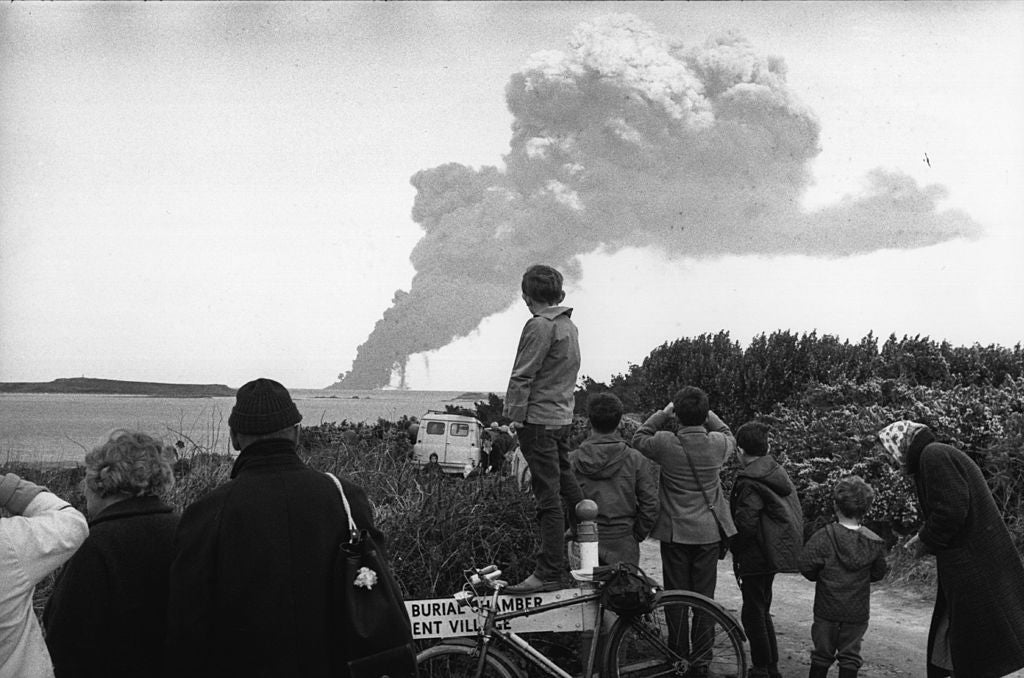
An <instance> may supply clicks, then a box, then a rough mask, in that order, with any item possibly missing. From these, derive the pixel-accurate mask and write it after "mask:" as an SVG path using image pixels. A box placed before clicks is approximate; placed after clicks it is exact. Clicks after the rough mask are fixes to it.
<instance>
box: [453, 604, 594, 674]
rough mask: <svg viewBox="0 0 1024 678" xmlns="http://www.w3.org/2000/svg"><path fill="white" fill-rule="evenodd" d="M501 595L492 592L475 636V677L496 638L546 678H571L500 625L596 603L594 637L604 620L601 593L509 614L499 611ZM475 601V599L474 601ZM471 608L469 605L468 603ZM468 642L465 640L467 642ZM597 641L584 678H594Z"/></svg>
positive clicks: (592, 648) (589, 657) (587, 662)
mask: <svg viewBox="0 0 1024 678" xmlns="http://www.w3.org/2000/svg"><path fill="white" fill-rule="evenodd" d="M500 593H501V591H500V589H495V590H494V592H493V593H492V594H491V596H490V600H491V605H490V609H488V610H487V613H486V614H487V616H486V618H485V620H484V625H483V629H481V631H480V633H479V634H477V635H476V636H475V644H476V645H477V646H478V647H479V649H480V657H479V660H478V664H477V675H482V672H483V668H484V663H485V662H486V661H487V660H486V655H487V652H488V650H489V648H490V646H491V643H492V642H493V641H494V640H495V639H497V640H498V641H500V642H501V643H503V644H505V645H507V646H509V647H510V648H511V649H512V651H513V652H514V653H516V654H517V655H519V656H521V657H524V658H525V659H527V660H529V661H530V662H532V663H533V664H534V665H535V666H537V667H539V668H541V669H542V670H544V671H545V673H546V674H547V675H549V676H556V677H557V678H572V674H570V673H568V672H567V671H565V670H564V669H562V668H561V667H560V666H558V665H557V664H555V663H554V662H552V661H551V660H550V659H548V658H547V657H545V656H544V655H543V654H541V653H540V651H539V650H537V649H536V648H534V647H533V646H532V645H530V643H529V642H528V641H526V640H524V639H523V638H522V637H521V636H520V635H519V634H517V633H515V632H514V631H507V630H505V629H502V628H501V627H500V626H499V624H500V622H504V621H507V620H510V619H517V618H520V617H529V616H531V615H535V614H541V613H542V612H548V611H551V610H558V609H561V608H565V607H573V606H575V605H585V604H587V603H591V602H595V601H596V602H597V603H598V608H597V620H596V623H595V634H596V633H597V632H598V631H599V630H600V628H601V623H602V621H603V619H604V605H602V604H601V592H600V591H593V592H591V593H586V594H583V595H581V596H577V597H575V598H568V599H566V600H556V601H554V602H551V603H544V604H543V605H538V606H537V607H532V608H527V609H525V610H513V611H510V612H498V611H497V610H498V605H497V603H498V596H499V594H500ZM474 601H475V598H474ZM471 605H472V604H471ZM473 607H474V609H477V610H478V611H479V608H480V605H479V603H476V604H475V605H473ZM466 640H468V639H466ZM597 645H598V643H597V639H596V638H595V639H594V642H593V643H591V645H590V652H589V653H588V655H587V661H586V665H585V666H584V669H583V676H584V678H590V676H592V675H593V670H594V660H595V657H596V651H597Z"/></svg>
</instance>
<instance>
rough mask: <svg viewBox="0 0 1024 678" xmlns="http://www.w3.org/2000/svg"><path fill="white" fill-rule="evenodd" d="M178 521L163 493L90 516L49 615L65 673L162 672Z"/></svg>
mask: <svg viewBox="0 0 1024 678" xmlns="http://www.w3.org/2000/svg"><path fill="white" fill-rule="evenodd" d="M177 524H178V516H177V515H176V514H174V513H173V512H172V509H171V507H170V506H167V505H166V504H164V503H163V502H161V501H160V500H159V499H158V498H156V497H134V498H132V499H125V500H124V501H120V502H118V503H116V504H112V505H110V506H108V507H107V508H106V509H104V510H103V511H101V512H100V514H99V515H98V516H96V517H95V518H94V519H92V520H91V521H89V538H88V539H86V540H85V543H84V544H82V548H80V549H79V550H78V552H77V553H75V555H74V557H73V558H72V559H71V560H70V561H69V562H68V564H67V565H66V566H65V568H64V570H63V571H62V573H61V575H60V578H59V579H58V581H57V584H56V586H55V588H54V591H53V594H52V595H51V596H50V600H49V601H48V602H47V605H46V610H45V612H44V614H43V625H44V627H45V628H46V645H47V647H48V649H49V650H50V656H51V658H52V659H53V667H54V671H55V673H56V675H57V676H58V678H68V677H80V676H97V677H102V678H120V677H123V678H146V677H147V676H159V675H160V673H161V671H160V669H161V662H162V661H163V641H164V625H165V620H166V616H167V582H168V573H169V572H170V569H171V555H172V550H171V546H172V543H173V540H174V529H175V526H176V525H177Z"/></svg>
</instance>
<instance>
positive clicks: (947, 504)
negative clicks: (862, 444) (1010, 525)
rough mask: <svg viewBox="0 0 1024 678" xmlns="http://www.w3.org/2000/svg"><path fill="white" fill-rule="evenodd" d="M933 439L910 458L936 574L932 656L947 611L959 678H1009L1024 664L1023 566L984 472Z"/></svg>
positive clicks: (913, 449)
mask: <svg viewBox="0 0 1024 678" xmlns="http://www.w3.org/2000/svg"><path fill="white" fill-rule="evenodd" d="M919 438H920V440H919ZM932 439H933V438H932V436H931V435H930V432H926V433H925V434H924V435H922V433H918V434H917V435H916V436H915V437H914V440H913V441H912V443H911V445H910V449H909V451H908V453H907V460H906V464H907V472H908V473H910V474H911V476H912V477H913V479H914V483H915V486H916V488H917V497H918V500H919V501H920V505H921V511H922V515H923V519H924V525H923V526H922V527H921V530H920V532H919V533H918V536H919V537H920V539H921V541H922V542H923V543H924V545H925V546H926V547H927V548H928V550H929V551H930V552H931V553H934V554H935V560H936V569H937V574H938V593H937V596H936V603H935V612H934V614H933V616H932V625H931V629H930V631H929V634H928V656H929V657H931V656H932V648H933V646H934V643H935V635H936V628H937V624H938V622H939V620H940V619H942V617H943V616H944V613H946V612H948V614H949V621H950V634H949V638H950V650H951V654H952V658H953V671H954V674H955V675H957V676H971V677H972V678H988V677H989V676H992V677H995V676H1004V675H1006V674H1008V673H1012V672H1013V671H1015V670H1017V669H1019V668H1021V667H1024V564H1022V563H1021V557H1020V555H1019V554H1018V553H1017V550H1016V549H1015V548H1014V545H1013V541H1012V540H1011V538H1010V533H1009V531H1008V530H1007V529H1006V525H1005V523H1004V522H1003V519H1002V517H1001V516H1000V514H999V509H998V508H997V507H996V503H995V501H994V500H993V499H992V493H991V492H990V491H989V488H988V485H987V484H986V482H985V478H984V476H982V474H981V469H979V468H978V466H977V464H975V463H974V462H973V461H972V460H971V458H970V457H968V456H967V455H966V454H964V453H963V452H961V451H960V450H958V449H956V448H955V447H951V446H950V445H944V444H942V443H937V442H930V440H932Z"/></svg>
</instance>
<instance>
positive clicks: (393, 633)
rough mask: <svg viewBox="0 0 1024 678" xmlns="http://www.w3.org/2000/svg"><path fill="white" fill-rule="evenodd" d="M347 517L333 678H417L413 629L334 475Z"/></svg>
mask: <svg viewBox="0 0 1024 678" xmlns="http://www.w3.org/2000/svg"><path fill="white" fill-rule="evenodd" d="M327 475H328V476H330V478H331V480H333V481H334V484H335V486H336V487H337V488H338V493H339V494H340V495H341V501H342V504H344V506H345V515H346V516H347V517H348V529H349V539H348V541H344V540H343V541H342V542H341V544H340V545H339V546H338V553H337V555H336V557H335V574H334V584H335V586H334V591H333V593H332V603H333V605H332V609H333V611H334V613H335V615H336V618H337V622H338V623H337V628H338V632H339V633H340V634H341V637H340V638H339V639H338V641H339V646H338V647H339V650H340V653H339V654H340V656H339V657H338V659H337V663H338V664H339V666H338V667H337V668H338V670H337V671H336V673H338V675H341V676H346V675H347V676H351V677H352V678H383V677H385V676H386V677H388V678H409V677H415V676H418V675H419V674H418V671H417V668H416V650H415V648H414V646H413V641H412V625H411V623H410V622H409V614H408V612H407V611H406V609H405V603H404V602H403V600H402V594H401V590H400V589H399V587H398V582H397V581H396V580H395V577H394V575H393V574H392V572H391V567H390V566H389V565H388V560H387V555H386V554H385V552H384V550H383V549H382V548H381V547H379V546H378V545H377V543H376V542H375V541H374V539H373V537H372V536H371V535H370V533H369V532H368V531H367V530H365V529H360V528H359V527H358V526H357V525H356V523H355V520H354V519H353V518H352V508H351V506H350V505H349V502H348V497H346V496H345V490H344V488H343V487H342V485H341V481H340V480H338V478H337V477H335V476H334V475H333V474H331V473H328V474H327Z"/></svg>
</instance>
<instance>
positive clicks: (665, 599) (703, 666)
mask: <svg viewBox="0 0 1024 678" xmlns="http://www.w3.org/2000/svg"><path fill="white" fill-rule="evenodd" d="M602 569H606V570H612V569H614V568H596V569H595V571H594V581H593V583H590V584H589V586H591V590H589V591H587V592H584V593H582V594H580V595H578V596H575V597H571V598H567V599H565V600H556V601H554V602H550V603H544V604H542V605H537V606H535V607H528V608H526V609H521V610H512V611H504V612H503V611H500V606H499V604H498V602H499V596H500V594H501V590H502V589H503V588H504V587H505V586H507V583H506V582H505V581H502V580H501V579H499V578H498V577H500V575H501V570H499V569H497V567H495V566H493V565H490V566H488V567H486V568H482V569H471V570H466V571H465V572H464V574H465V577H466V582H467V583H466V584H465V585H464V586H463V588H462V590H460V591H458V592H456V593H455V594H454V598H455V600H456V601H457V603H458V604H459V605H460V606H463V607H468V608H470V609H471V610H473V611H474V612H475V613H476V615H477V617H478V620H481V621H482V623H479V624H478V631H477V632H476V634H475V635H473V636H470V637H463V638H449V639H445V640H443V641H442V642H441V643H439V644H437V645H434V646H432V647H429V648H427V649H425V650H423V651H422V652H420V653H419V654H418V655H417V663H418V665H419V669H420V676H421V677H422V678H442V677H443V678H524V677H525V676H526V675H527V674H526V673H525V672H524V670H523V669H522V667H521V664H522V665H525V666H527V667H532V668H535V669H536V670H537V671H539V672H540V674H541V675H545V676H553V677H555V678H573V676H572V675H571V674H570V673H568V672H567V671H565V670H564V669H562V668H561V667H559V666H557V665H556V664H555V663H554V662H553V661H551V660H550V659H549V658H547V657H545V656H544V655H543V654H542V653H541V652H540V651H539V650H537V649H536V648H535V647H533V646H532V645H531V644H530V643H529V641H527V640H525V639H524V638H522V637H521V636H519V635H518V634H516V633H515V632H513V631H512V630H511V629H510V628H508V626H509V622H510V621H511V620H514V619H518V618H522V617H528V616H530V615H536V614H541V613H544V612H548V611H551V610H557V609H561V608H568V607H573V606H584V605H586V606H591V608H592V609H593V608H595V607H596V614H595V616H594V619H595V623H594V629H595V634H594V635H595V638H594V642H593V643H591V646H590V651H589V653H588V655H587V657H586V660H585V661H584V662H583V678H595V677H596V676H598V675H600V676H601V678H649V677H653V676H678V677H682V676H708V677H709V678H723V677H726V676H729V677H733V678H745V677H746V675H747V659H746V653H745V651H744V647H743V646H744V643H745V642H746V635H745V634H744V633H743V629H742V628H741V627H740V624H739V623H738V622H737V621H736V619H735V618H734V617H733V616H732V615H731V614H729V612H728V611H727V610H726V609H725V608H724V607H722V606H721V605H720V604H718V603H717V602H715V601H714V600H712V599H710V598H706V597H705V596H702V595H699V594H697V593H693V592H692V591H679V590H672V591H659V592H658V594H657V596H656V599H655V602H654V606H653V608H652V609H651V610H650V611H649V612H646V613H643V614H639V615H635V616H620V617H618V618H617V619H615V621H614V623H613V624H612V625H611V629H610V630H609V631H608V632H607V635H606V641H605V642H604V643H603V644H604V648H603V650H602V652H601V658H600V660H598V657H597V654H598V653H597V650H598V645H599V642H598V635H599V630H600V629H602V623H603V620H604V617H605V613H606V612H607V613H608V614H612V613H611V611H610V610H606V608H605V606H604V604H603V603H602V600H601V598H602V596H601V586H602V584H601V582H600V577H601V576H602V573H601V570H602ZM587 585H588V584H587V583H585V584H584V586H587ZM481 591H483V592H484V594H483V595H482V594H481ZM691 628H692V633H691ZM601 635H605V634H603V633H601ZM595 664H596V665H597V666H599V667H600V671H599V673H598V672H595V671H594V668H595Z"/></svg>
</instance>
